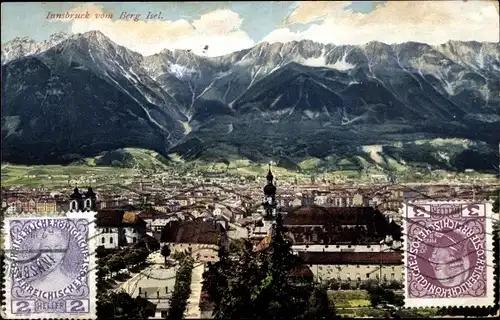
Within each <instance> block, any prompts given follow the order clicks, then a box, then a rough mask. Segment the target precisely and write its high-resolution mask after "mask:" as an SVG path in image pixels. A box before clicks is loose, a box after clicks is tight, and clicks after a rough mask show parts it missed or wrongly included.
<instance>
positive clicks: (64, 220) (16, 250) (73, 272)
mask: <svg viewBox="0 0 500 320" xmlns="http://www.w3.org/2000/svg"><path fill="white" fill-rule="evenodd" d="M94 214H95V213H91V212H78V213H75V214H72V213H68V214H67V215H66V216H59V217H57V216H50V217H8V218H5V219H4V226H3V233H4V234H3V236H4V241H5V243H4V248H5V260H6V261H5V264H4V269H3V272H4V279H5V287H4V290H5V293H6V294H5V297H4V305H3V308H2V317H4V318H7V319H13V318H14V319H15V318H23V319H26V318H27V319H43V318H64V319H66V318H69V319H95V318H96V269H95V268H96V260H95V259H96V258H95V254H93V252H94V251H95V250H94V239H95V237H94V235H95V227H94Z"/></svg>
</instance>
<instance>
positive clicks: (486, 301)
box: [401, 200, 498, 309]
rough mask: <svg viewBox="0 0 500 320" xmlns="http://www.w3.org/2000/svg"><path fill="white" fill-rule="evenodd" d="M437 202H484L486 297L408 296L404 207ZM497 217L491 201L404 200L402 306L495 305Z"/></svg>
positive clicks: (404, 208)
mask: <svg viewBox="0 0 500 320" xmlns="http://www.w3.org/2000/svg"><path fill="white" fill-rule="evenodd" d="M427 203H431V204H438V203H450V204H470V203H481V204H485V207H486V209H485V211H486V212H485V215H486V235H485V236H486V237H485V241H486V250H487V252H489V253H490V254H487V255H486V266H487V268H486V280H487V284H486V285H487V286H486V297H485V298H443V299H418V298H416V299H415V298H414V299H411V298H408V288H407V286H406V283H407V280H408V279H407V276H408V272H407V270H406V259H407V257H408V253H407V251H406V241H407V224H408V222H407V218H406V208H407V207H408V205H413V204H419V205H421V204H427ZM495 219H498V214H496V213H494V212H493V201H491V200H490V201H484V200H480V201H473V200H447V201H444V200H415V201H405V202H404V203H403V219H402V220H403V224H402V226H403V238H402V239H401V240H402V248H403V279H404V282H403V287H404V288H403V289H404V302H405V304H404V308H406V309H414V308H417V309H418V308H447V307H479V308H480V307H493V306H494V305H495V284H494V283H495V275H494V271H495V270H494V265H493V260H494V257H493V255H494V252H493V248H494V242H493V241H494V240H493V220H495Z"/></svg>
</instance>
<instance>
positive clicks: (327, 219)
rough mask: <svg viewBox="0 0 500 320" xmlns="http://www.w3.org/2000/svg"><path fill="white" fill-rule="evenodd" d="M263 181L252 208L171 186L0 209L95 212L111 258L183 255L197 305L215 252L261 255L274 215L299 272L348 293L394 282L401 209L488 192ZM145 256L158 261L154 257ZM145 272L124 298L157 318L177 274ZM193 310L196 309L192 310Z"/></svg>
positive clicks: (214, 190)
mask: <svg viewBox="0 0 500 320" xmlns="http://www.w3.org/2000/svg"><path fill="white" fill-rule="evenodd" d="M266 180H267V183H266V185H265V186H264V188H263V193H264V199H263V201H262V200H261V201H258V200H256V198H257V195H256V193H254V192H253V191H252V192H250V193H245V192H244V191H243V189H241V190H239V189H238V188H236V187H230V186H221V185H213V184H208V185H207V184H205V185H199V186H194V185H188V186H184V187H183V188H181V187H179V186H175V187H174V188H173V189H171V190H169V191H168V192H170V196H165V195H164V196H163V197H161V196H159V195H158V194H157V193H154V192H151V191H147V190H146V191H144V190H143V189H144V188H143V187H144V186H142V187H141V189H142V192H141V193H137V197H135V198H124V197H119V196H116V195H114V196H112V197H109V196H108V197H106V196H105V195H99V194H97V193H96V192H94V190H93V189H92V188H91V187H89V188H87V189H86V190H84V191H83V190H80V189H78V188H75V189H74V190H73V192H72V193H71V194H70V195H69V197H68V196H65V197H64V196H61V195H60V194H46V192H45V193H44V191H43V190H32V191H31V192H29V193H26V192H23V191H21V190H2V207H3V209H4V210H5V212H6V213H7V214H16V213H17V212H29V213H32V214H37V213H41V212H54V211H59V212H61V211H67V210H70V211H94V212H97V214H96V227H97V229H98V233H99V235H98V240H97V241H98V242H99V245H100V246H102V247H104V248H105V249H108V250H118V249H120V248H123V247H126V246H129V245H131V244H134V243H137V242H138V241H141V240H145V239H146V240H147V241H146V243H153V242H154V243H156V244H158V245H159V246H158V247H161V246H162V245H168V246H169V247H170V249H171V252H172V254H175V253H176V252H190V253H191V255H192V256H193V258H194V259H195V261H197V263H198V264H199V265H200V266H201V267H200V269H196V270H195V271H194V272H195V275H194V276H193V279H198V280H196V281H198V283H193V284H192V285H193V286H194V287H193V288H192V290H191V291H192V295H195V296H197V299H198V302H199V300H200V297H201V296H202V292H201V283H200V282H201V274H202V273H203V270H204V268H203V265H204V264H205V263H207V262H213V261H217V259H218V252H219V249H220V247H221V246H228V245H229V243H230V241H231V240H232V239H237V238H242V237H244V238H248V239H250V240H251V241H252V242H253V244H254V248H255V250H262V249H263V248H265V247H266V246H267V245H268V244H269V243H270V237H271V230H272V225H273V223H274V220H275V218H276V216H277V215H278V213H280V214H282V216H283V223H284V225H285V227H286V228H287V229H288V230H289V236H290V237H291V239H292V240H293V246H292V249H293V251H294V252H295V253H296V254H297V255H298V256H300V257H301V258H302V259H303V261H304V263H305V265H306V266H307V268H306V270H305V271H304V270H303V271H302V272H306V273H309V274H310V275H311V277H314V279H315V280H316V281H319V282H324V281H328V282H331V281H337V282H340V283H349V284H351V285H353V286H354V287H355V286H359V285H360V284H361V283H362V282H363V281H367V280H373V281H380V282H390V281H395V282H399V281H402V277H403V265H402V259H403V257H402V253H401V251H400V246H401V242H400V240H401V239H400V237H401V227H400V226H399V224H398V221H400V220H398V219H394V218H395V217H397V216H399V215H400V207H401V205H402V203H403V202H404V201H405V200H406V199H409V198H411V199H418V198H429V197H441V196H442V197H450V196H456V197H462V198H474V197H481V195H483V196H485V195H486V194H489V193H488V192H489V190H488V189H467V188H463V187H452V188H450V186H426V187H425V189H424V188H422V187H413V188H408V187H401V186H395V185H385V186H379V187H375V188H374V187H366V188H362V187H358V188H350V187H341V186H331V185H330V186H328V185H316V184H308V185H302V186H300V188H301V189H300V190H298V189H297V185H295V186H292V185H286V184H283V186H281V185H280V189H279V193H278V192H277V190H278V189H277V187H276V185H275V183H274V176H273V174H272V172H271V169H269V171H268V174H267V176H266ZM174 191H175V192H174ZM261 192H262V191H261ZM172 194H173V195H172ZM278 194H279V195H278ZM261 197H262V194H261V195H260V196H259V198H261ZM254 200H256V201H254ZM259 207H260V208H259ZM13 208H14V209H13ZM153 255H154V256H155V257H157V258H158V259H163V258H162V257H159V253H154V254H153ZM154 259H156V258H154ZM149 272H150V273H149V275H148V276H147V277H143V278H142V279H134V281H135V282H134V286H133V288H132V289H130V288H129V289H130V290H128V289H127V290H128V291H130V292H129V293H130V294H131V295H132V296H141V297H144V298H146V299H148V300H149V301H150V302H152V303H154V304H155V305H156V313H157V316H158V317H161V316H162V314H163V315H164V313H165V312H166V310H167V309H168V303H166V302H165V301H168V297H169V295H170V293H171V291H172V289H173V282H172V281H173V280H172V279H173V278H175V273H174V276H173V278H172V275H170V276H167V275H166V273H168V272H171V271H169V270H166V269H165V270H163V269H161V268H160V267H157V266H156V267H152V268H151V269H150V271H149ZM155 274H158V275H156V276H154V275H155ZM159 274H163V277H162V276H160V275H159ZM150 276H151V277H154V279H156V280H154V281H152V280H151V279H150ZM196 281H194V282H196ZM160 296H161V299H160ZM155 299H156V300H155ZM159 299H160V300H161V301H162V302H161V303H160V302H159V301H160V300H159ZM195 300H196V299H195ZM193 308H194V309H199V306H198V304H196V306H195V307H192V308H191V309H193ZM188 309H189V308H188ZM202 311H203V310H198V312H202ZM205 315H206V314H205Z"/></svg>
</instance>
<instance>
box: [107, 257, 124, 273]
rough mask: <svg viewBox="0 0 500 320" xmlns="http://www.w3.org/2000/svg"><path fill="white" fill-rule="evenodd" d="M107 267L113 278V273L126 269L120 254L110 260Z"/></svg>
mask: <svg viewBox="0 0 500 320" xmlns="http://www.w3.org/2000/svg"><path fill="white" fill-rule="evenodd" d="M107 266H108V268H109V271H110V272H111V276H113V273H115V272H118V271H120V270H121V269H123V268H124V267H125V262H124V260H123V258H122V257H121V256H120V255H119V254H115V255H113V256H112V257H111V258H110V259H109V261H108V263H107Z"/></svg>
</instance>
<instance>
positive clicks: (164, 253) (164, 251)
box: [161, 244, 171, 265]
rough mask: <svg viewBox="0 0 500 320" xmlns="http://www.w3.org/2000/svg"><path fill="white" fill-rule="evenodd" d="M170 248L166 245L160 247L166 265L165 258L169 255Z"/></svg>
mask: <svg viewBox="0 0 500 320" xmlns="http://www.w3.org/2000/svg"><path fill="white" fill-rule="evenodd" d="M170 253H171V251H170V248H169V246H168V245H166V244H165V245H163V247H162V248H161V255H162V256H163V258H164V264H165V265H166V264H167V258H168V256H170Z"/></svg>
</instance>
